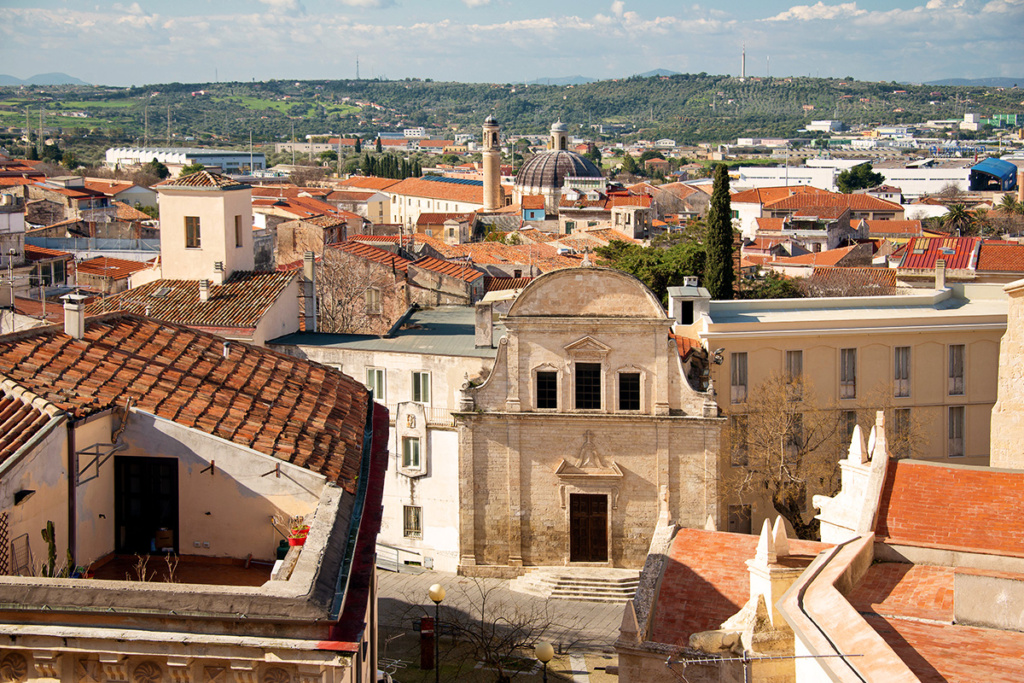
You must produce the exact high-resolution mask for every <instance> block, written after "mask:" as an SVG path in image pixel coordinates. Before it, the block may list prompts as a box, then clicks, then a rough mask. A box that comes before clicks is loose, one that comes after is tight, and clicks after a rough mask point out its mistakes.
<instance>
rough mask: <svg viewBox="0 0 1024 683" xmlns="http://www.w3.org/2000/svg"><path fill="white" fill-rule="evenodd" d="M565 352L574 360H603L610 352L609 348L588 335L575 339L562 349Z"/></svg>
mask: <svg viewBox="0 0 1024 683" xmlns="http://www.w3.org/2000/svg"><path fill="white" fill-rule="evenodd" d="M564 348H565V352H566V353H568V354H569V355H570V356H572V357H574V358H604V357H605V356H607V355H608V352H609V351H611V350H612V349H611V347H610V346H608V345H607V344H602V343H601V342H599V341H597V340H596V339H594V338H593V337H591V336H590V335H587V336H586V337H583V338H582V339H577V340H576V341H574V342H573V343H571V344H568V345H567V346H565V347H564Z"/></svg>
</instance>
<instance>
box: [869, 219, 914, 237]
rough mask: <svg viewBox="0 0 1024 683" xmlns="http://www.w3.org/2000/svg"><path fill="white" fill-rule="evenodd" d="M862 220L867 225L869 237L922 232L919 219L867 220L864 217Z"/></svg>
mask: <svg viewBox="0 0 1024 683" xmlns="http://www.w3.org/2000/svg"><path fill="white" fill-rule="evenodd" d="M862 222H863V223H864V225H866V226H867V229H868V236H869V237H874V236H876V235H877V236H883V235H884V236H888V235H920V234H921V233H922V228H921V221H874V220H871V221H869V220H867V219H866V218H865V219H863V220H862Z"/></svg>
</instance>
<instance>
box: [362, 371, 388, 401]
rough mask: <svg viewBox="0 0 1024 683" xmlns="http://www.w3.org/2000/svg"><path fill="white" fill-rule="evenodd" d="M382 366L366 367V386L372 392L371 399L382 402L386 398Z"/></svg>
mask: <svg viewBox="0 0 1024 683" xmlns="http://www.w3.org/2000/svg"><path fill="white" fill-rule="evenodd" d="M384 383H385V374H384V368H366V388H367V389H369V390H370V391H372V392H373V399H374V400H375V401H380V402H381V403H384V401H385V400H386V399H387V394H386V393H385V389H386V387H385V386H384Z"/></svg>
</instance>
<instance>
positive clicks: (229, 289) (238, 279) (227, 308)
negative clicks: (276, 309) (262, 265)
mask: <svg viewBox="0 0 1024 683" xmlns="http://www.w3.org/2000/svg"><path fill="white" fill-rule="evenodd" d="M297 276H298V273H297V272H294V271H292V272H285V273H278V272H249V271H238V272H235V273H232V274H231V276H230V277H229V278H228V279H227V281H225V282H224V284H222V285H210V298H209V300H208V301H200V300H199V281H198V280H156V281H155V282H148V283H146V284H144V285H141V286H139V287H136V288H134V289H130V290H128V291H127V292H121V293H120V294H115V295H114V296H110V297H107V298H105V299H100V300H98V301H95V302H93V303H92V304H90V305H89V306H88V307H87V308H86V312H87V313H89V314H90V315H98V314H100V313H107V312H110V311H127V312H130V313H134V314H136V315H143V314H146V311H147V310H148V311H149V313H148V315H149V316H151V317H153V318H156V319H158V320H166V321H168V322H172V323H178V324H182V325H188V326H189V327H193V328H200V329H210V330H213V329H222V330H231V329H234V330H250V331H251V330H253V329H255V328H256V325H257V324H258V323H259V322H260V320H261V319H262V318H263V315H264V314H265V313H266V312H267V310H269V309H270V307H271V306H272V305H273V304H274V303H275V302H276V301H277V300H278V298H279V297H280V296H281V294H282V292H284V290H285V288H287V287H288V285H289V284H291V282H292V280H293V279H294V278H296V277H297ZM164 289H166V290H167V292H166V293H165V294H164V295H163V296H155V294H157V293H158V292H160V293H162V292H161V290H164Z"/></svg>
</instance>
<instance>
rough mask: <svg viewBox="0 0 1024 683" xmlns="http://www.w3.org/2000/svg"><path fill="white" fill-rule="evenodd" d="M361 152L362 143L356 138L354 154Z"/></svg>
mask: <svg viewBox="0 0 1024 683" xmlns="http://www.w3.org/2000/svg"><path fill="white" fill-rule="evenodd" d="M362 151H363V142H362V140H360V139H359V138H356V154H359V153H360V152H362Z"/></svg>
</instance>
